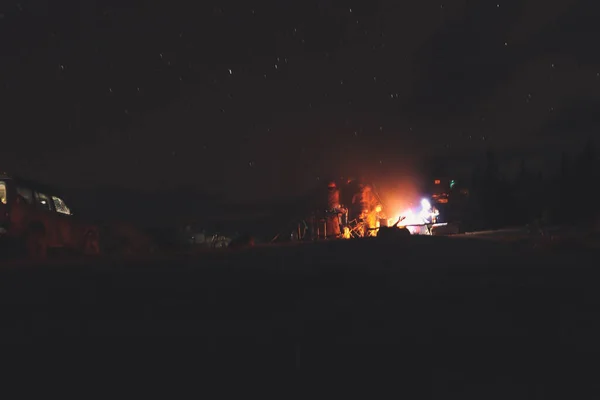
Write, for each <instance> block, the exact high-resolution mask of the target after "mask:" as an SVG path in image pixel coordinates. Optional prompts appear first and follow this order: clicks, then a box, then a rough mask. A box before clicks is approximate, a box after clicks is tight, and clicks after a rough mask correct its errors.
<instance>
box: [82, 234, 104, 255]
mask: <svg viewBox="0 0 600 400" xmlns="http://www.w3.org/2000/svg"><path fill="white" fill-rule="evenodd" d="M83 254H85V255H88V256H96V255H98V254H100V240H99V238H98V233H97V232H95V231H89V232H87V233H86V234H85V237H84V240H83Z"/></svg>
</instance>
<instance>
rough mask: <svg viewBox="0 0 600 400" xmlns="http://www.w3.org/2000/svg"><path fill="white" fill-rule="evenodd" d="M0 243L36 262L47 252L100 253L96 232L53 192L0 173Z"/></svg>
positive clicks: (47, 188)
mask: <svg viewBox="0 0 600 400" xmlns="http://www.w3.org/2000/svg"><path fill="white" fill-rule="evenodd" d="M0 241H3V242H4V244H7V243H8V244H9V246H20V247H22V248H24V249H25V250H26V251H27V254H28V255H29V256H31V257H35V258H44V257H46V255H47V251H48V249H55V248H63V249H68V250H75V251H78V252H81V253H84V254H89V255H96V254H99V253H100V244H99V235H98V228H97V227H96V226H94V225H93V224H90V223H87V222H85V221H83V220H81V219H79V218H77V217H76V216H74V215H73V213H72V212H71V209H70V208H69V207H68V206H67V204H66V203H65V201H64V198H63V197H62V196H61V195H60V194H59V193H58V191H57V190H55V189H54V188H51V187H48V186H46V185H42V184H39V183H35V182H32V181H29V180H24V179H20V178H17V177H14V176H10V175H8V174H4V173H0Z"/></svg>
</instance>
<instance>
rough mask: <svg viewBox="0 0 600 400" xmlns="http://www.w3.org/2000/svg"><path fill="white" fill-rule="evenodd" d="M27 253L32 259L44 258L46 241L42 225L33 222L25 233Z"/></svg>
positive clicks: (46, 254) (46, 247) (46, 248)
mask: <svg viewBox="0 0 600 400" xmlns="http://www.w3.org/2000/svg"><path fill="white" fill-rule="evenodd" d="M25 246H26V249H27V255H28V256H29V258H33V259H38V260H39V259H45V258H46V257H47V256H48V241H47V238H46V230H45V229H44V226H43V225H38V224H33V225H32V226H31V227H29V229H28V230H27V234H26V235H25Z"/></svg>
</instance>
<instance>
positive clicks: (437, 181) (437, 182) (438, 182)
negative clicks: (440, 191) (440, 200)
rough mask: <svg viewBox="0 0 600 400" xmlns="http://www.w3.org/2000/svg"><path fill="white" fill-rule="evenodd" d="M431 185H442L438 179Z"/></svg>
mask: <svg viewBox="0 0 600 400" xmlns="http://www.w3.org/2000/svg"><path fill="white" fill-rule="evenodd" d="M433 183H434V184H436V185H439V184H440V183H442V181H441V180H439V179H436V180H435V181H433Z"/></svg>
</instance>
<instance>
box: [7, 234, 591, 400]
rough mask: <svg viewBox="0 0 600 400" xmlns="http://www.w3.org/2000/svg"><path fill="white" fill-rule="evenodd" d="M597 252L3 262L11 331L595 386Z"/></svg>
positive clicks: (384, 374)
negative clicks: (183, 342) (179, 342)
mask: <svg viewBox="0 0 600 400" xmlns="http://www.w3.org/2000/svg"><path fill="white" fill-rule="evenodd" d="M599 254H600V252H599V251H597V250H594V249H591V248H588V247H583V246H577V245H570V246H562V247H557V248H554V247H551V246H538V247H536V248H533V246H531V244H530V243H520V242H497V241H490V240H478V239H470V238H464V237H463V238H445V237H410V238H408V240H406V241H402V242H396V243H393V244H390V243H387V244H386V243H380V242H377V241H362V242H361V241H347V242H346V241H344V242H333V243H322V244H315V245H294V246H277V247H273V248H254V249H251V250H245V251H238V252H230V253H214V254H204V255H201V256H181V257H179V258H171V259H168V260H166V259H163V260H107V259H105V260H92V261H88V262H83V261H54V262H50V263H47V264H46V265H40V266H34V265H29V264H23V263H18V262H17V263H12V264H10V265H9V264H7V265H5V266H4V267H3V268H2V270H0V285H1V287H0V307H1V311H0V316H1V318H0V334H1V335H2V339H3V343H10V342H12V341H24V340H28V339H29V338H31V337H32V336H49V335H50V336H113V337H114V336H130V337H140V336H142V337H144V336H151V337H156V338H158V337H164V336H171V337H173V336H175V337H193V338H194V339H193V342H194V343H195V345H197V346H200V347H202V348H203V349H204V350H205V351H206V354H211V356H210V357H213V358H211V360H212V361H211V363H213V364H212V366H213V368H216V366H217V365H219V366H220V367H221V368H225V369H227V370H228V371H229V372H228V374H229V373H231V370H232V368H233V369H235V370H237V371H245V372H243V373H244V374H250V375H252V374H253V373H256V374H259V375H262V377H263V378H264V377H265V376H268V377H270V376H275V375H273V374H288V373H289V374H298V373H307V372H308V373H310V374H318V375H320V376H321V377H322V378H323V379H325V380H327V381H330V380H331V379H333V378H340V379H342V380H343V381H344V380H345V383H344V387H345V388H348V387H353V385H355V384H359V382H361V380H362V379H369V380H370V382H373V381H372V379H375V380H376V381H378V382H380V383H372V384H370V385H371V386H370V389H369V390H370V393H371V396H369V398H373V397H372V396H375V394H374V393H375V392H378V391H380V390H384V389H383V388H388V387H390V388H391V389H392V390H395V393H402V392H404V393H406V391H408V390H410V391H411V393H416V394H418V395H415V394H413V395H410V396H409V397H408V398H481V399H496V398H498V399H500V398H502V399H505V398H511V399H537V398H577V399H582V398H598V396H597V395H598V394H599V393H600V392H597V391H595V388H594V385H595V384H596V382H598V383H600V379H599V378H598V377H600V374H598V372H600V371H599V369H600V368H598V364H599V363H598V357H597V356H598V354H600V312H599V311H600V291H599V290H598V288H599V286H600V263H598V255H599ZM151 343H153V345H152V346H151V348H152V349H154V348H156V346H157V344H158V343H162V342H161V341H153V342H151ZM170 343H176V342H173V341H172V340H170ZM203 357H209V356H203ZM205 360H206V359H205V358H202V360H199V359H195V361H196V362H198V361H205ZM187 362H189V360H188V361H186V362H185V363H187ZM265 371H269V372H265ZM265 374H267V375H265ZM383 382H385V385H382V384H381V383H383ZM390 385H391V386H390ZM288 389H289V390H290V392H289V393H296V394H297V393H299V392H298V391H297V390H296V389H294V388H289V387H288ZM298 390H300V389H298ZM398 390H400V392H398ZM385 391H387V389H385ZM309 397H312V396H309ZM334 397H335V396H334ZM361 397H362V396H361ZM282 398H289V396H287V395H285V396H283V397H282ZM304 398H305V397H304ZM335 398H337V397H335ZM375 398H380V396H375Z"/></svg>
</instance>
